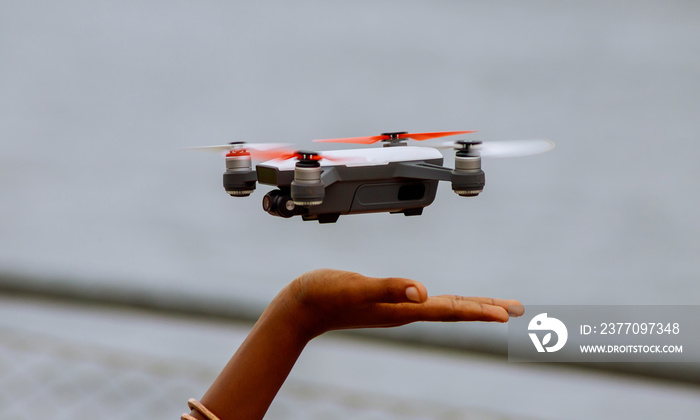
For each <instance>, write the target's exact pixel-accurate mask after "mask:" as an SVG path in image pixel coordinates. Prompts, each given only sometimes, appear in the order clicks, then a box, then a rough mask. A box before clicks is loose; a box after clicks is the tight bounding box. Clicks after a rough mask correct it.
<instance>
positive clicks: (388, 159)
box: [191, 131, 554, 223]
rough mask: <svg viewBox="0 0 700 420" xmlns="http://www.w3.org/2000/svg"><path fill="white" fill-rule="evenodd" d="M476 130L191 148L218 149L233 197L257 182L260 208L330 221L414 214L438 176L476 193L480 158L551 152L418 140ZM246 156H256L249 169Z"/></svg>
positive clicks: (481, 179) (532, 144) (428, 200)
mask: <svg viewBox="0 0 700 420" xmlns="http://www.w3.org/2000/svg"><path fill="white" fill-rule="evenodd" d="M474 132H475V131H443V132H433V133H409V132H406V131H398V132H389V133H382V134H380V135H377V136H369V137H349V138H338V139H323V140H314V142H320V143H323V142H326V143H354V144H365V145H369V144H374V143H379V142H382V143H383V147H380V148H376V147H375V148H362V149H348V150H329V151H324V152H317V151H308V150H293V149H291V148H290V147H289V145H287V144H282V143H246V142H232V143H229V144H226V145H220V146H204V147H193V148H191V149H199V150H208V151H215V152H223V154H224V156H225V160H226V172H224V176H223V185H224V189H225V190H226V192H227V193H228V194H229V195H231V196H232V197H247V196H249V195H251V194H252V193H253V192H254V191H255V188H256V183H260V184H264V185H270V186H273V187H276V189H273V190H271V191H269V192H268V193H267V194H265V196H264V197H263V200H262V207H263V209H264V210H265V211H266V212H267V213H269V214H271V215H273V216H278V217H283V218H291V217H294V216H300V217H301V219H302V220H305V221H312V220H316V221H318V222H319V223H335V222H336V221H338V218H339V217H340V216H341V215H348V214H362V213H385V212H388V213H393V214H404V215H406V216H418V215H421V214H422V213H423V209H424V208H425V207H427V206H429V205H430V204H432V203H433V201H434V200H435V195H436V193H437V188H438V183H439V181H447V182H450V183H451V184H452V190H453V191H454V192H455V193H456V194H457V195H459V196H461V197H476V196H477V195H479V194H480V193H481V192H482V191H483V189H484V185H485V175H484V171H483V170H482V169H481V158H482V157H511V156H525V155H532V154H538V153H543V152H546V151H548V150H551V149H552V148H553V147H554V143H552V142H550V141H549V140H542V139H536V140H513V141H500V142H482V141H479V140H456V141H450V142H445V143H440V144H429V145H426V146H412V145H411V146H409V145H408V140H414V141H424V140H431V139H436V138H441V137H447V136H455V135H461V134H468V133H474ZM443 149H453V150H455V165H454V166H455V167H454V168H447V167H444V166H443V155H442V152H441V151H440V150H443ZM253 160H256V161H260V163H257V164H256V165H255V168H253V165H252V162H253Z"/></svg>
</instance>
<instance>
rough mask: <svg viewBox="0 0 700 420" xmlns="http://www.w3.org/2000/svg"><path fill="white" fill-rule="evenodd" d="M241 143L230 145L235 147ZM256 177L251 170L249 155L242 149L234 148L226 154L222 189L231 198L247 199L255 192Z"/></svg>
mask: <svg viewBox="0 0 700 420" xmlns="http://www.w3.org/2000/svg"><path fill="white" fill-rule="evenodd" d="M237 144H241V143H231V145H232V146H236V145H237ZM257 179H258V178H257V175H256V173H255V171H254V170H253V166H252V163H251V157H250V153H248V151H246V149H243V148H234V149H231V150H230V151H229V152H228V153H226V172H225V173H224V189H225V190H226V192H227V193H228V194H229V195H230V196H232V197H247V196H249V195H250V194H252V193H253V191H255V184H256V181H257Z"/></svg>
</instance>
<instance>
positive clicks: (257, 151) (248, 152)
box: [186, 141, 290, 160]
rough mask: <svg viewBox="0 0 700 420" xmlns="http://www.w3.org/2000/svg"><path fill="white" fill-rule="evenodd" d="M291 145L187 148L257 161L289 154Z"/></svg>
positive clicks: (270, 144)
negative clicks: (245, 157)
mask: <svg viewBox="0 0 700 420" xmlns="http://www.w3.org/2000/svg"><path fill="white" fill-rule="evenodd" d="M289 146H290V145H289V144H286V143H246V142H243V141H234V142H231V143H229V144H222V145H218V146H198V147H187V148H186V149H187V150H201V151H203V152H213V153H223V154H224V155H225V156H250V157H252V158H254V159H255V160H270V159H274V158H276V157H277V156H279V155H280V154H281V153H286V152H288V149H287V148H288V147H289Z"/></svg>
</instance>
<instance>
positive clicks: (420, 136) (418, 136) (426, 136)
mask: <svg viewBox="0 0 700 420" xmlns="http://www.w3.org/2000/svg"><path fill="white" fill-rule="evenodd" d="M475 132H476V131H441V132H435V133H405V134H399V135H398V138H400V139H413V140H418V141H423V140H430V139H436V138H439V137H446V136H454V135H457V134H467V133H475ZM389 139H391V136H389V135H387V134H382V135H379V136H370V137H345V138H340V139H321V140H314V141H315V142H318V143H356V144H372V143H376V142H378V141H382V140H389Z"/></svg>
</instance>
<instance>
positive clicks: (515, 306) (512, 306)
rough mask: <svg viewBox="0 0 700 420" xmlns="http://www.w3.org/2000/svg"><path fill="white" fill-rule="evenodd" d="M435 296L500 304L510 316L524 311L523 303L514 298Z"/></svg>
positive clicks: (519, 314) (518, 314) (521, 313)
mask: <svg viewBox="0 0 700 420" xmlns="http://www.w3.org/2000/svg"><path fill="white" fill-rule="evenodd" d="M437 297H448V298H452V299H457V300H469V301H472V302H477V303H484V304H487V305H494V306H500V307H501V308H503V309H505V310H506V311H507V312H508V314H509V315H510V316H516V317H517V316H521V315H523V314H524V313H525V308H524V307H523V304H522V303H520V302H519V301H517V300H514V299H497V298H490V297H474V296H455V295H442V296H437Z"/></svg>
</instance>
